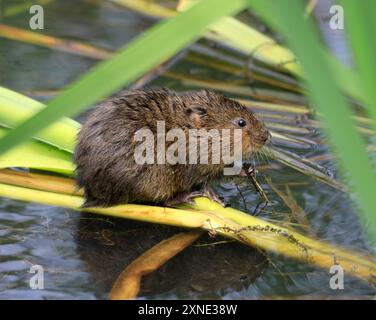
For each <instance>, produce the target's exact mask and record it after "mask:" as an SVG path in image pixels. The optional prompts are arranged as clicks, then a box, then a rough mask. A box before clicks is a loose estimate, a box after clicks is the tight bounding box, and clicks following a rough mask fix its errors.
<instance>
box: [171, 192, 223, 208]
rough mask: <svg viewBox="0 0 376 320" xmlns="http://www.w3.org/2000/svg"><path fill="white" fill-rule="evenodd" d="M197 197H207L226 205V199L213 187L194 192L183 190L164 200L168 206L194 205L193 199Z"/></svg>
mask: <svg viewBox="0 0 376 320" xmlns="http://www.w3.org/2000/svg"><path fill="white" fill-rule="evenodd" d="M196 197H207V198H209V199H210V200H212V201H215V202H217V203H219V204H220V205H221V206H222V207H226V203H225V202H224V200H223V199H222V198H221V197H219V196H218V195H217V194H216V193H215V192H214V190H213V189H212V188H210V187H204V188H203V189H201V190H197V191H192V192H183V193H180V194H178V195H177V196H175V197H174V198H171V199H169V200H167V201H165V202H164V205H165V206H166V207H175V206H177V205H179V204H190V205H194V204H195V202H194V201H193V199H194V198H196Z"/></svg>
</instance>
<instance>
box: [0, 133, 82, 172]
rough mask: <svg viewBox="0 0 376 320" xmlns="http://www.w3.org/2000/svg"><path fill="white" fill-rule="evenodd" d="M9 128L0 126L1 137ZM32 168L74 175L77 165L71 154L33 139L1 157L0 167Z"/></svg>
mask: <svg viewBox="0 0 376 320" xmlns="http://www.w3.org/2000/svg"><path fill="white" fill-rule="evenodd" d="M8 131H9V129H5V128H1V127H0V138H1V137H3V136H5V135H6V134H7V132H8ZM10 167H18V168H32V169H39V170H47V171H53V172H59V173H63V174H66V175H72V174H73V172H74V168H75V166H74V165H73V163H72V160H71V154H69V153H68V152H64V151H61V150H58V149H56V148H54V147H52V146H49V145H47V144H45V143H42V142H39V141H35V140H31V141H27V142H25V143H23V144H22V145H19V146H17V147H16V148H14V149H12V150H11V151H9V152H7V153H6V154H3V155H2V156H1V157H0V168H10Z"/></svg>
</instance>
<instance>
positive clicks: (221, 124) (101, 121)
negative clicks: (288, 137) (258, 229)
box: [74, 90, 269, 207]
mask: <svg viewBox="0 0 376 320" xmlns="http://www.w3.org/2000/svg"><path fill="white" fill-rule="evenodd" d="M158 122H160V123H164V125H165V130H166V132H168V131H169V130H171V129H176V128H178V129H181V130H182V132H183V133H184V135H186V136H187V140H186V142H184V143H188V142H189V141H190V140H189V138H188V133H189V132H191V131H192V129H205V130H211V129H228V130H230V131H231V132H232V131H234V129H241V133H242V135H241V145H242V155H243V156H244V157H249V156H250V155H251V153H252V152H253V151H254V150H255V149H258V148H260V147H262V146H263V144H264V143H265V142H266V141H267V139H268V137H269V133H268V131H267V130H266V128H265V126H264V124H263V123H262V122H261V121H260V120H258V119H257V118H256V117H255V115H254V114H253V113H251V112H250V111H249V110H248V109H247V108H246V107H245V106H243V105H241V104H239V103H238V102H236V101H234V100H231V99H228V98H225V97H224V96H222V95H220V94H216V93H214V92H211V91H206V90H205V91H200V92H187V93H181V94H177V93H174V92H171V91H168V90H149V91H129V92H125V93H123V94H121V95H119V96H117V97H115V98H112V99H111V100H109V101H107V102H105V103H103V104H101V105H100V106H98V107H97V108H96V109H95V110H94V111H93V112H92V113H91V114H90V115H89V117H88V119H87V120H86V122H85V123H84V124H83V126H82V129H81V131H80V133H79V135H78V142H77V145H76V149H75V154H74V160H75V163H76V165H77V169H76V173H77V182H78V185H79V186H80V187H83V188H84V191H85V198H86V202H85V204H84V206H86V207H87V206H110V205H115V204H120V203H128V202H134V203H145V202H146V203H147V202H149V203H157V204H164V205H171V204H174V203H175V202H174V199H177V202H179V201H182V199H185V200H187V199H188V200H189V199H190V197H192V196H197V195H200V194H201V195H207V196H209V197H211V198H213V199H216V196H215V194H214V193H213V192H212V191H211V189H209V188H208V187H207V185H208V183H209V182H211V181H213V180H214V179H217V178H219V177H221V176H222V174H223V169H224V167H225V163H224V162H223V161H220V162H219V163H213V162H212V161H211V160H212V154H211V153H210V151H209V159H208V160H209V163H208V164H205V163H200V162H199V163H198V164H190V163H189V161H187V162H188V163H185V164H184V163H177V164H170V163H165V164H160V163H151V164H148V163H145V164H137V163H136V160H135V151H136V148H137V146H138V145H139V144H140V142H137V141H135V135H136V132H138V131H139V130H140V129H147V130H149V132H152V133H154V134H155V140H154V142H156V140H157V123H158ZM221 137H222V136H221ZM220 139H222V138H220ZM223 141H224V140H223ZM223 141H221V142H223ZM173 143H174V141H170V142H166V145H165V149H166V148H168V147H169V146H171V145H172V144H173ZM227 143H229V144H230V147H232V148H234V139H233V138H231V139H230V140H229V141H227ZM156 144H157V142H156ZM210 148H211V146H209V149H210ZM210 150H211V149H210ZM152 153H153V155H154V154H155V155H156V157H158V155H157V148H154V149H153V150H152ZM197 153H198V154H200V147H199V148H198V149H197ZM186 157H187V159H188V157H189V155H187V156H186ZM217 200H218V199H217Z"/></svg>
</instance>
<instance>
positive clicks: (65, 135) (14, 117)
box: [0, 87, 80, 159]
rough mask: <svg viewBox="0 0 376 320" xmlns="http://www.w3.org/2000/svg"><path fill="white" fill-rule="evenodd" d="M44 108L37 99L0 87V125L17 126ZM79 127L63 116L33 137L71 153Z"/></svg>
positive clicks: (75, 122)
mask: <svg viewBox="0 0 376 320" xmlns="http://www.w3.org/2000/svg"><path fill="white" fill-rule="evenodd" d="M44 108H45V105H44V104H42V103H40V102H38V101H35V100H33V99H30V98H28V97H26V96H24V95H22V94H19V93H17V92H15V91H12V90H9V89H6V88H3V87H0V126H3V127H7V128H14V127H17V126H18V125H20V124H21V123H22V122H24V121H25V120H27V119H28V118H30V117H31V116H32V115H34V114H36V113H37V112H39V111H41V110H42V109H44ZM10 110H11V112H10ZM79 128H80V124H79V123H78V122H77V121H74V120H73V119H70V118H66V117H64V118H62V119H60V121H59V122H58V123H55V124H53V125H51V126H49V127H48V128H47V129H44V130H42V131H40V132H38V133H37V134H36V135H35V136H34V137H35V138H36V139H38V140H40V141H43V142H45V143H47V144H50V145H52V146H55V147H57V148H58V149H61V150H64V151H67V152H69V153H72V152H73V149H74V145H75V143H76V135H77V132H78V130H79ZM25 159H27V157H26V158H25Z"/></svg>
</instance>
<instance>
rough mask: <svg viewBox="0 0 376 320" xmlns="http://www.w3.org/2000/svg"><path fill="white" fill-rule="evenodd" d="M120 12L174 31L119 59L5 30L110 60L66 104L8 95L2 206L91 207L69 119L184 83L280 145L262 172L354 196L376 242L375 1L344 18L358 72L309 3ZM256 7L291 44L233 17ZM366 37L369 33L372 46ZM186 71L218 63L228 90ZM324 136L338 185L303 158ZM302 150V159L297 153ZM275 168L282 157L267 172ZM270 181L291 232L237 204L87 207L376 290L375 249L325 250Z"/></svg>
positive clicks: (122, 3) (130, 47) (197, 4)
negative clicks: (336, 268) (345, 276)
mask: <svg viewBox="0 0 376 320" xmlns="http://www.w3.org/2000/svg"><path fill="white" fill-rule="evenodd" d="M40 2H41V3H42V1H40ZM111 2H113V3H116V5H118V6H119V7H126V8H128V9H131V10H135V11H138V12H140V13H142V14H145V15H148V16H151V17H153V18H155V19H158V20H160V19H162V20H163V21H160V22H157V23H156V24H155V25H154V26H152V27H151V28H150V29H149V30H147V31H146V32H145V33H143V34H142V35H140V36H139V37H137V38H136V39H134V40H133V41H131V43H129V44H127V45H126V46H125V47H124V48H121V49H119V50H118V51H117V52H111V51H110V50H105V49H102V48H98V47H95V46H93V45H89V44H84V43H81V42H78V41H68V40H65V39H60V38H58V37H54V36H53V35H49V36H46V35H44V34H41V33H37V32H35V31H30V30H22V29H20V28H15V27H11V26H8V25H5V24H0V36H2V37H5V38H8V39H11V40H17V41H22V42H25V43H31V44H34V45H39V46H43V47H47V48H49V49H50V50H59V51H63V52H66V53H70V54H75V55H80V56H84V57H88V58H91V59H95V60H104V61H102V62H98V64H97V65H96V66H95V67H94V68H93V69H92V70H90V71H88V72H87V73H86V74H84V75H83V76H81V77H80V78H79V79H78V80H76V81H75V82H73V83H72V84H71V85H70V86H69V87H67V88H66V89H64V90H62V91H61V92H58V93H57V95H56V96H55V94H56V93H53V95H54V97H53V98H52V99H51V100H49V101H48V102H47V103H46V105H44V104H42V103H40V102H37V101H36V100H34V99H31V98H29V97H26V96H25V95H23V94H21V93H17V92H15V91H13V90H10V89H7V88H4V87H0V126H1V127H0V152H2V154H1V156H0V167H1V168H2V170H0V196H2V197H9V198H13V199H17V200H22V201H31V202H39V203H43V204H47V205H55V206H62V207H67V208H70V209H74V210H81V209H80V206H81V204H82V203H83V198H82V194H81V191H79V190H76V189H75V187H74V180H73V179H72V178H74V165H73V163H72V160H71V155H72V152H73V149H74V144H75V137H76V134H77V132H78V130H79V128H80V124H79V123H78V122H76V121H75V120H73V119H71V118H68V117H73V116H75V115H78V114H79V113H80V112H81V111H83V110H85V109H87V108H88V107H90V106H91V105H93V104H95V103H97V102H98V101H100V100H102V99H104V98H106V97H108V96H109V95H111V94H113V93H115V92H116V91H118V90H119V89H121V88H123V87H128V88H141V87H144V86H147V84H148V83H149V82H150V81H152V80H153V79H155V78H158V77H160V78H165V79H170V80H172V79H173V80H175V81H178V82H179V83H181V84H182V85H184V86H187V87H192V88H208V89H214V90H218V91H221V92H224V93H226V94H227V95H230V96H232V97H234V98H236V99H238V100H239V101H241V102H242V103H243V104H245V105H246V106H247V107H249V108H250V109H252V110H253V111H255V112H256V113H257V114H258V115H259V117H261V118H262V119H263V120H264V121H265V123H266V125H267V127H268V129H269V130H270V131H271V133H272V136H273V144H272V145H271V146H268V147H266V148H264V150H263V152H262V153H259V154H256V155H255V157H256V159H255V160H256V161H258V164H259V168H258V170H259V171H260V173H261V174H262V173H263V171H264V170H265V169H268V170H270V172H273V170H275V168H278V169H279V168H281V167H283V168H285V166H288V167H290V168H291V169H293V170H296V171H298V172H300V173H302V174H305V175H307V177H310V178H313V179H317V180H318V181H319V182H320V183H324V184H326V185H328V186H330V187H333V188H335V189H337V190H340V191H341V192H343V193H344V194H349V195H354V199H355V203H356V206H357V208H358V210H357V211H358V212H359V213H360V216H361V219H362V221H363V226H364V230H365V232H366V234H367V235H368V236H369V238H370V239H371V242H373V244H374V243H375V241H376V215H375V213H376V198H375V197H374V196H373V190H374V189H375V186H376V176H375V170H374V166H373V165H372V161H371V157H370V155H373V153H374V151H375V146H374V145H373V143H374V141H373V140H372V139H373V138H374V132H375V129H376V125H375V121H376V114H375V112H374V110H375V107H374V103H375V101H376V97H374V95H375V93H374V90H373V88H372V84H373V83H375V81H374V80H376V79H374V77H375V75H376V71H375V70H373V68H374V66H373V61H372V57H374V56H375V55H374V53H375V50H376V45H375V44H374V43H373V42H374V41H376V40H374V39H373V36H372V35H371V34H370V32H371V31H370V30H372V28H371V26H372V25H373V23H374V22H373V20H372V17H371V16H370V15H369V14H367V12H368V11H367V5H371V4H370V3H369V4H367V3H366V2H367V1H364V2H363V1H362V2H359V1H357V2H355V1H351V0H348V1H346V0H344V1H341V4H342V5H343V7H344V9H345V12H349V14H348V15H347V16H348V20H346V23H348V30H349V32H348V33H346V34H347V35H348V38H349V39H348V40H349V44H350V50H351V53H353V56H354V61H353V66H352V67H349V66H345V65H343V64H342V63H341V62H339V61H338V60H337V59H336V58H335V57H334V56H333V54H332V53H330V52H329V51H328V49H326V48H325V47H324V45H323V44H322V42H321V40H320V39H319V34H318V32H317V28H316V27H315V25H314V18H313V17H312V16H311V15H308V16H307V15H306V16H305V15H304V7H303V3H302V1H298V0H281V1H265V0H250V1H245V0H234V1H227V0H203V1H178V2H176V3H175V2H174V7H172V6H170V7H167V6H163V5H162V4H159V3H158V2H156V1H155V2H150V1H134V0H112V1H111ZM372 6H374V5H373V4H372ZM16 9H17V8H16V7H15V8H14V10H10V9H9V10H7V11H6V12H5V15H12V14H16V13H17V10H16ZM249 9H251V10H253V11H254V12H255V13H257V14H258V15H259V17H261V19H264V20H263V21H265V22H266V23H267V24H268V25H269V24H270V26H271V27H272V28H273V30H274V31H275V32H276V33H277V34H279V35H282V36H283V37H284V39H286V43H285V44H283V45H282V44H281V43H279V42H277V41H276V40H275V39H274V38H273V37H272V35H271V33H270V32H267V34H268V35H266V32H265V33H262V32H260V31H258V30H257V29H256V28H254V27H251V26H249V25H248V24H246V23H244V22H242V20H241V19H240V18H235V16H236V15H237V14H240V13H242V12H244V11H245V10H248V11H247V12H248V13H249ZM350 13H351V14H350ZM193 21H194V23H192V22H193ZM360 22H361V23H360ZM368 27H369V28H370V29H367V28H368ZM346 31H347V28H346ZM366 34H368V35H369V36H368V37H365V36H364V35H366ZM288 48H291V49H292V50H290V49H288ZM177 61H187V62H189V63H192V64H195V65H201V66H202V65H204V66H207V67H209V68H212V69H213V70H215V71H216V72H219V73H222V74H224V75H225V76H224V77H223V78H224V79H226V80H218V79H212V78H210V77H202V76H200V75H199V76H195V75H194V74H190V73H188V72H182V71H179V70H175V69H174V68H173V66H174V65H175V63H176V62H177ZM227 79H229V80H227ZM301 83H303V85H301ZM10 110H11V112H10ZM312 114H314V115H315V118H314V119H313V118H312ZM12 129H14V130H12ZM317 130H320V131H321V130H322V131H323V132H325V133H326V135H327V137H328V139H327V140H328V141H329V144H330V146H331V150H332V152H333V156H332V155H331V154H328V153H326V154H324V155H322V158H321V160H322V159H328V158H331V157H334V158H335V159H336V160H337V161H336V163H338V164H339V169H340V172H341V175H340V177H341V178H337V177H336V176H335V175H334V174H333V169H332V168H327V167H326V166H324V165H322V164H321V163H320V158H319V157H314V156H313V157H311V158H309V157H303V156H301V155H300V154H299V152H298V150H300V149H306V150H307V149H310V148H314V147H316V148H317V147H322V146H323V144H324V141H323V139H322V136H320V137H318V138H317V137H315V138H312V132H316V131H317ZM284 146H287V147H288V148H283V147H284ZM294 149H295V150H297V152H293V151H291V150H294ZM264 158H268V159H271V160H272V159H274V160H275V161H273V162H270V163H265V162H263V160H265V159H264ZM10 168H27V169H29V171H28V172H24V171H21V172H20V171H18V170H13V169H10ZM34 171H37V172H34ZM265 183H266V184H267V185H269V186H270V188H272V189H273V190H274V191H275V192H276V194H278V195H279V197H280V198H281V199H282V200H283V201H284V202H285V203H286V205H287V207H288V208H289V209H290V210H291V215H292V217H293V218H292V221H290V222H289V223H284V222H283V221H282V222H281V221H279V222H275V221H271V222H270V221H266V220H264V219H261V218H258V217H255V216H252V215H250V214H246V213H243V212H241V211H239V210H235V209H233V208H222V207H221V206H219V205H217V204H215V203H212V202H210V201H209V200H208V199H205V198H196V199H195V205H193V206H180V207H178V208H174V209H172V208H162V207H156V206H146V205H121V206H116V207H112V208H90V209H85V210H86V211H88V212H90V213H98V214H102V215H108V216H114V217H121V218H127V219H134V220H139V221H146V222H151V223H158V224H166V225H171V226H178V227H184V228H201V229H203V230H205V231H207V232H209V233H210V234H211V235H213V236H215V235H221V236H224V237H227V238H231V239H235V240H236V241H239V242H240V243H244V244H246V245H250V246H254V247H257V248H260V249H263V250H267V251H272V252H276V253H278V254H281V255H285V256H286V257H290V258H294V259H297V260H299V261H304V262H306V263H310V264H313V265H316V266H319V267H322V268H325V269H329V268H330V266H332V265H333V264H335V263H336V261H340V263H341V266H342V267H343V268H344V270H345V272H348V273H349V274H352V275H353V276H355V277H359V278H361V279H364V280H366V281H368V282H373V281H374V279H375V278H374V277H375V272H376V263H375V260H374V257H373V256H372V254H373V252H372V251H371V252H370V253H369V254H359V253H356V252H353V251H351V250H349V249H344V248H340V247H337V246H331V245H329V244H328V243H326V242H323V241H321V240H316V239H315V237H314V236H313V235H311V234H310V232H309V229H310V227H309V225H308V221H307V219H306V216H305V213H304V212H303V210H302V208H300V207H299V205H298V204H297V203H296V201H295V200H294V198H293V197H292V195H291V192H290V190H289V188H288V187H286V189H285V192H283V191H282V190H281V189H279V188H278V187H277V186H275V185H274V184H273V182H272V179H270V178H269V179H266V181H265ZM245 207H246V206H245ZM255 207H256V209H257V206H255ZM256 209H255V211H256ZM285 222H286V221H285ZM281 223H283V225H281ZM294 223H295V225H294ZM200 235H201V233H194V232H193V233H190V234H187V235H186V236H184V235H183V236H181V238H182V239H184V240H182V245H181V247H179V248H178V249H176V247H174V246H172V249H171V252H170V256H173V255H175V254H176V253H177V252H179V251H180V250H182V249H183V248H184V246H188V245H189V244H190V243H192V242H193V241H194V239H196V238H197V237H198V236H200ZM177 238H179V237H178V236H177ZM181 238H179V239H180V240H181ZM180 240H179V241H180ZM177 241H178V240H177ZM168 244H169V242H168V241H167V245H168ZM165 245H166V244H165ZM167 245H166V246H167ZM161 246H162V247H163V248H166V247H164V246H163V245H162V244H161ZM166 250H167V249H166ZM157 251H158V250H157V249H156V250H155V252H157ZM153 252H154V251H152V252H151V253H150V252H149V254H153ZM167 252H169V250H167ZM145 257H146V258H145ZM145 257H144V260H142V259H141V260H140V261H141V263H139V264H141V265H143V264H145V263H146V264H147V266H149V264H148V258H147V257H148V255H147V254H146V256H145ZM166 260H168V257H167V258H166V257H162V258H161V260H160V261H162V262H161V264H162V263H163V261H166ZM145 261H146V262H145ZM158 261H159V260H158ZM139 264H136V266H137V265H139ZM154 264H155V266H154V267H155V268H156V267H158V265H159V264H158V263H155V261H154ZM133 268H134V267H133ZM143 268H145V270H149V269H148V268H147V267H143ZM130 269H132V268H131V266H130ZM136 269H137V268H136ZM137 270H138V273H137V272H136V280H134V279H133V278H132V279H133V280H134V281H135V284H134V287H133V288H130V289H129V288H128V287H127V288H125V290H129V291H130V293H127V294H126V295H125V296H122V293H121V292H124V290H122V289H119V288H121V287H122V283H124V281H123V282H122V281H121V279H120V280H119V281H118V282H117V285H116V286H115V288H114V290H113V292H112V297H113V298H118V297H134V296H135V295H137V292H138V285H139V281H140V279H139V278H140V275H142V274H144V273H143V272H140V270H141V271H142V270H144V269H137ZM137 270H136V271H137ZM153 270H154V269H153ZM129 272H130V271H129V270H128V273H126V274H125V276H126V277H129ZM132 272H134V271H132ZM126 279H129V278H126ZM133 280H132V281H133ZM116 288H117V289H116ZM119 290H120V291H121V292H118V291H119ZM114 292H118V293H116V294H114ZM118 294H120V296H119V295H118Z"/></svg>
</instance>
